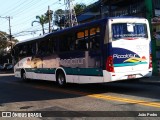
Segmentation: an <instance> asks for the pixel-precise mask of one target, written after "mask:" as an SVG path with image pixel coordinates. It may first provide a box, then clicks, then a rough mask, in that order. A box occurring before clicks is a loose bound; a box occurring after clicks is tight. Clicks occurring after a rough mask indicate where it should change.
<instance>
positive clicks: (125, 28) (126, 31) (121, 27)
mask: <svg viewBox="0 0 160 120" xmlns="http://www.w3.org/2000/svg"><path fill="white" fill-rule="evenodd" d="M139 37H140V38H148V34H147V26H146V24H144V23H116V24H112V39H113V40H118V39H124V38H139Z"/></svg>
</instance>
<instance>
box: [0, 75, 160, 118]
mask: <svg viewBox="0 0 160 120" xmlns="http://www.w3.org/2000/svg"><path fill="white" fill-rule="evenodd" d="M0 111H2V112H4V111H12V112H14V111H16V112H26V111H28V112H30V111H32V112H40V113H42V118H34V119H44V120H45V119H47V120H50V119H53V117H54V119H58V120H59V119H60V120H61V119H83V120H85V119H98V120H99V119H104V120H105V119H107V118H108V119H113V120H116V119H119V117H121V118H120V119H122V118H123V119H124V120H128V119H131V120H137V119H138V120H141V119H148V120H153V119H156V120H158V119H159V118H160V79H159V77H152V78H149V79H141V80H140V81H133V80H131V81H119V82H113V83H105V84H80V85H79V84H69V85H67V86H66V87H65V88H59V87H58V86H57V85H56V84H55V83H54V82H51V81H37V80H31V81H29V82H24V81H22V80H21V79H18V78H15V77H14V76H13V74H10V73H9V74H0ZM55 111H57V112H55ZM66 111H67V112H66ZM135 111H137V112H135ZM138 115H140V116H138ZM145 115H146V116H145ZM1 116H2V113H1ZM88 116H90V117H88ZM14 117H16V116H14ZM48 117H51V118H48ZM59 117H62V118H59ZM0 119H1V118H0ZM3 119H4V118H3ZM15 119H17V117H16V118H15ZM26 119H27V118H26ZM32 119H33V118H32Z"/></svg>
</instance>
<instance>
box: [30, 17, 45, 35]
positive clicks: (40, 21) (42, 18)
mask: <svg viewBox="0 0 160 120" xmlns="http://www.w3.org/2000/svg"><path fill="white" fill-rule="evenodd" d="M36 19H38V20H35V21H33V22H32V26H33V23H34V22H37V23H39V24H40V25H41V26H42V32H43V35H44V33H45V32H44V24H45V23H47V22H48V17H47V16H45V15H41V16H38V15H37V16H36Z"/></svg>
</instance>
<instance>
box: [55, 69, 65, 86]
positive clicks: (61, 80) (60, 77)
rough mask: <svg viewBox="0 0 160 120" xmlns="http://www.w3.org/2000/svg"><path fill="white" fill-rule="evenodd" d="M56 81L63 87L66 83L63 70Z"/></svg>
mask: <svg viewBox="0 0 160 120" xmlns="http://www.w3.org/2000/svg"><path fill="white" fill-rule="evenodd" d="M56 82H57V84H58V85H59V86H61V87H62V86H65V85H66V78H65V75H64V73H63V72H58V74H57V78H56Z"/></svg>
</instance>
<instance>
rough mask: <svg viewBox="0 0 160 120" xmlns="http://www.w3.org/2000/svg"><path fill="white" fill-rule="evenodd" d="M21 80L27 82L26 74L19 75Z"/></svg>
mask: <svg viewBox="0 0 160 120" xmlns="http://www.w3.org/2000/svg"><path fill="white" fill-rule="evenodd" d="M21 79H22V80H23V81H28V79H27V78H26V72H24V71H23V72H22V73H21Z"/></svg>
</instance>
